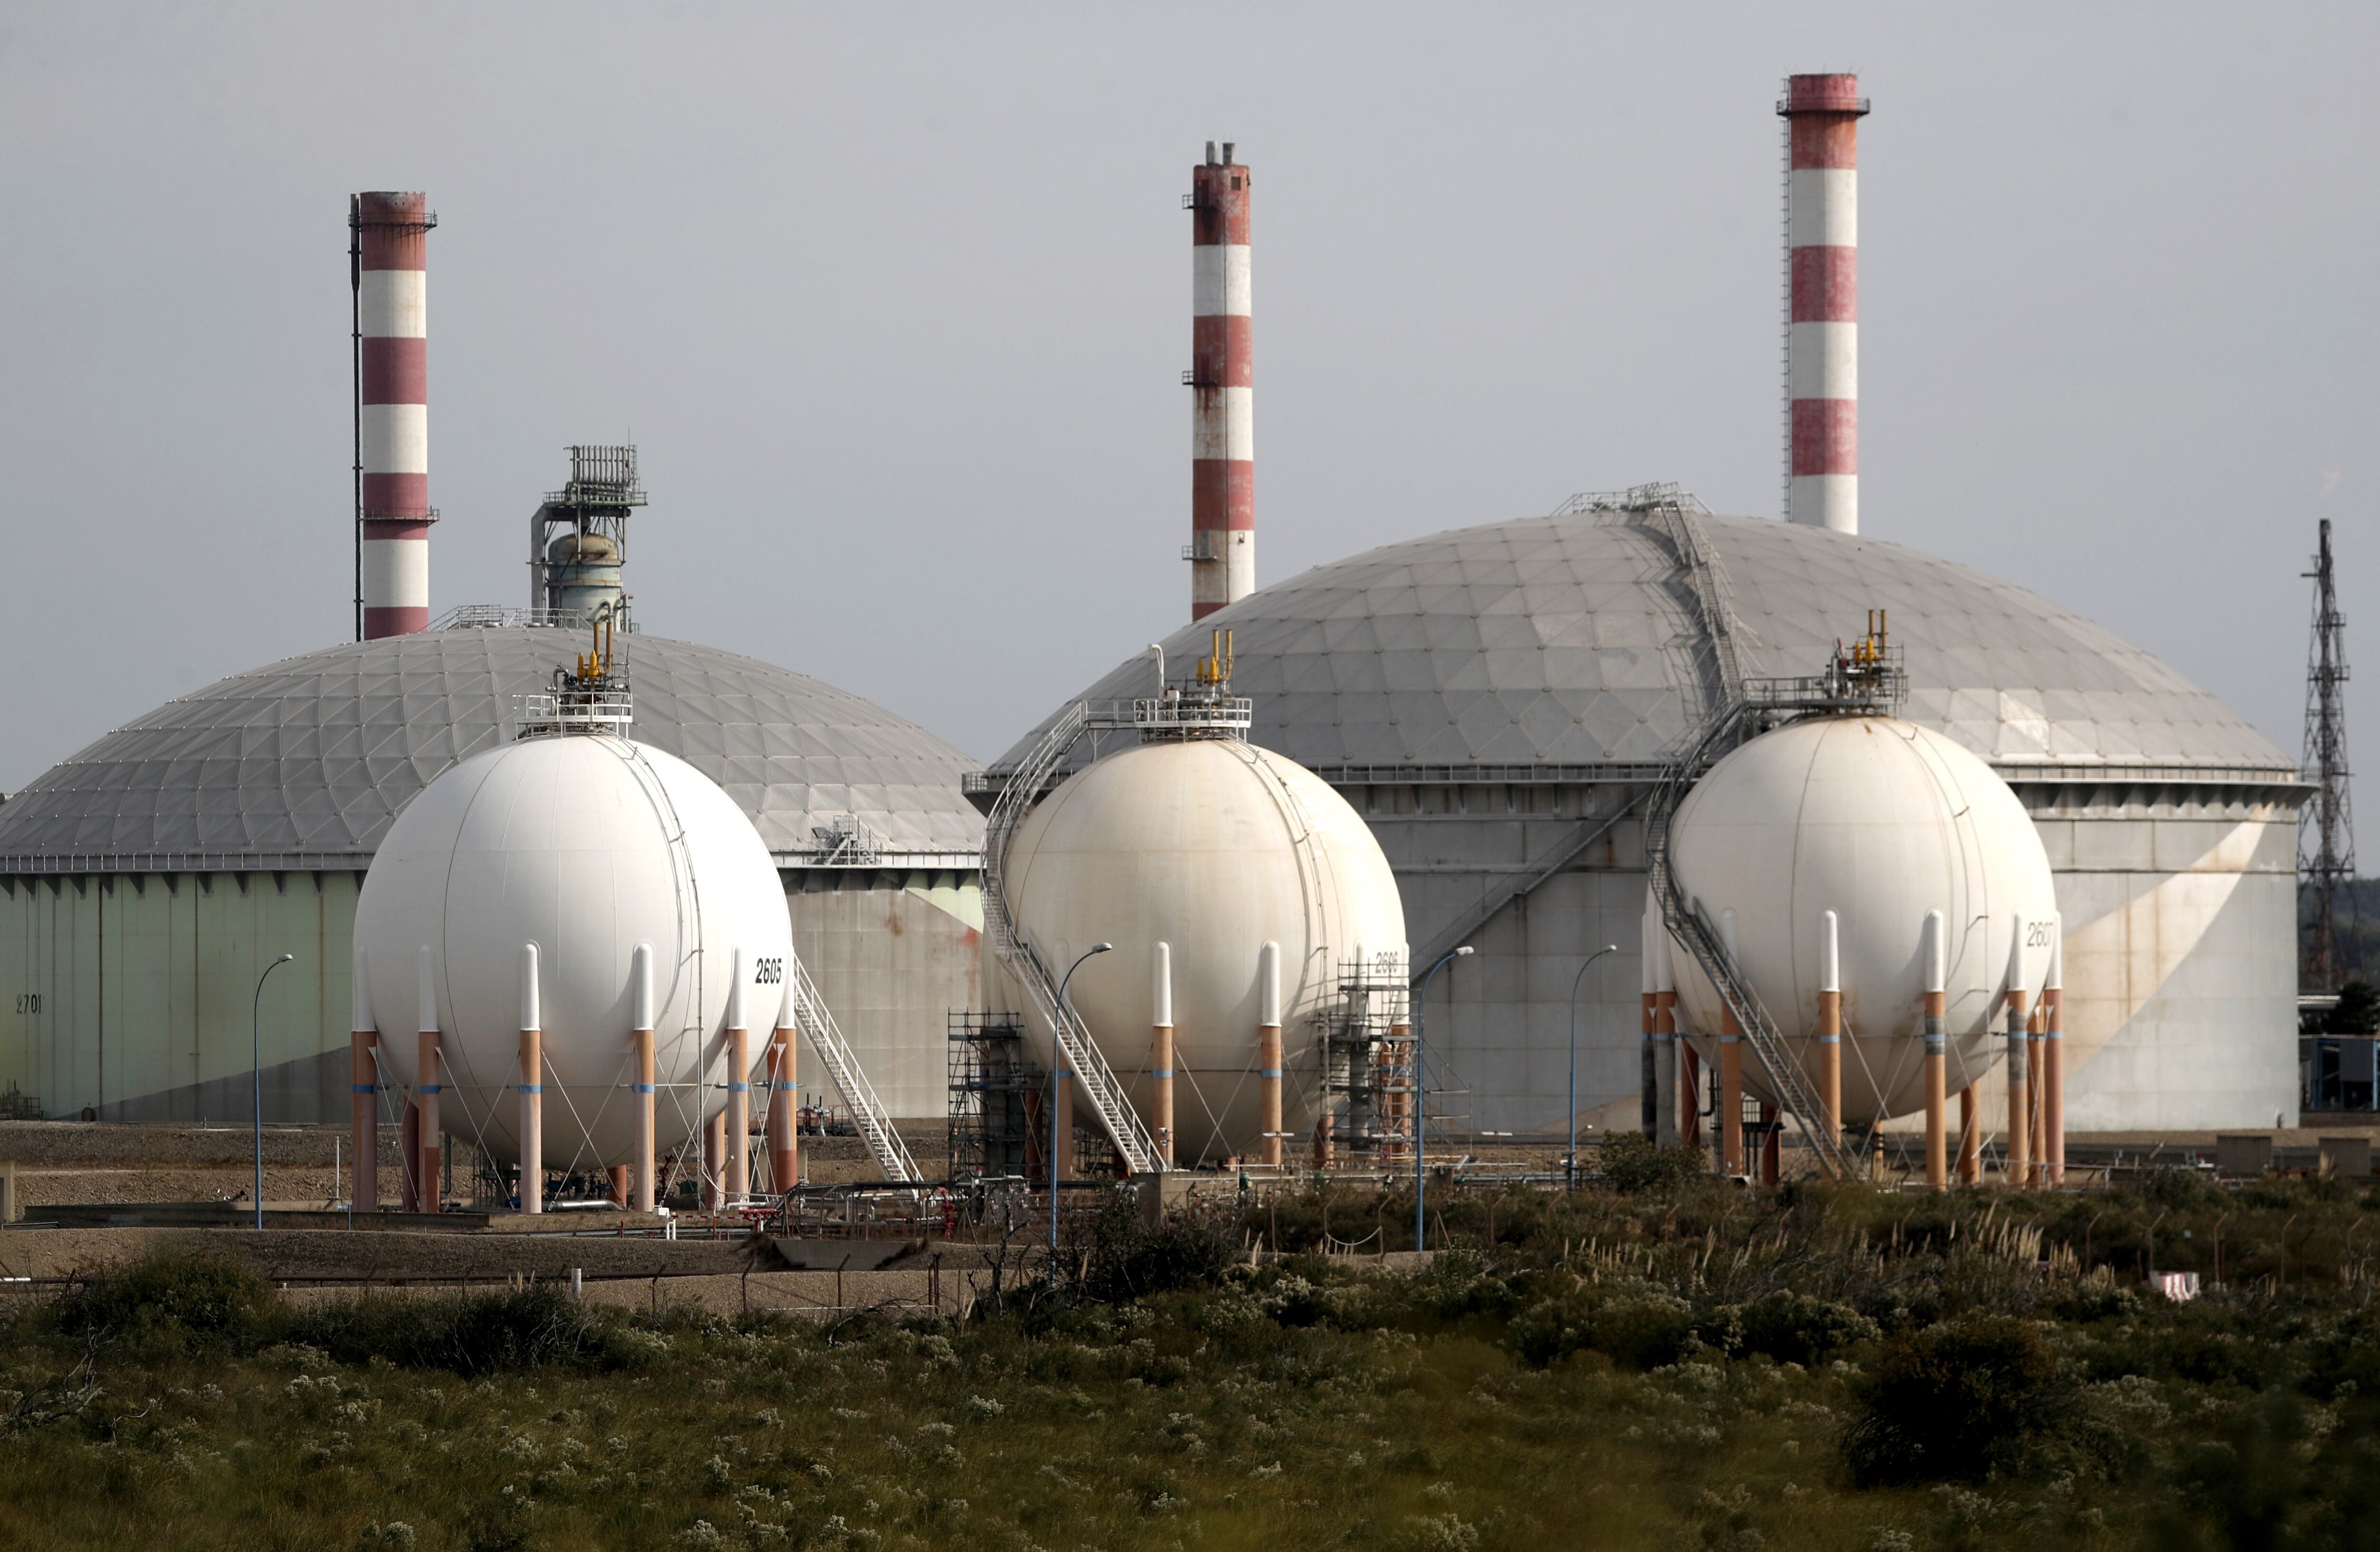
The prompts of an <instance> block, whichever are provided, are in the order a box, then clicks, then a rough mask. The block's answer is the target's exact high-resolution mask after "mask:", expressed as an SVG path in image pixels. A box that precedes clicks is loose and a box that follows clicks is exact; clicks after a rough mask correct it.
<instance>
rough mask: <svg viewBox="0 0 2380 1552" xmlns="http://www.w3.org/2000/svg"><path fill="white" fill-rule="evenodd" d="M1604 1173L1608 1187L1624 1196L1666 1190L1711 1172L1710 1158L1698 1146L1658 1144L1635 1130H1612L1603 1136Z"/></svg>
mask: <svg viewBox="0 0 2380 1552" xmlns="http://www.w3.org/2000/svg"><path fill="white" fill-rule="evenodd" d="M1601 1157H1602V1162H1603V1173H1604V1176H1605V1178H1607V1179H1608V1180H1609V1181H1610V1182H1611V1188H1612V1189H1613V1190H1614V1191H1618V1192H1620V1193H1621V1194H1625V1195H1632V1196H1633V1195H1635V1194H1638V1193H1639V1192H1645V1191H1668V1190H1673V1189H1675V1188H1676V1187H1677V1186H1679V1185H1681V1184H1682V1183H1684V1182H1687V1181H1690V1180H1695V1179H1698V1178H1700V1177H1701V1176H1703V1175H1706V1174H1707V1173H1709V1172H1710V1160H1709V1159H1708V1158H1706V1157H1705V1156H1704V1154H1703V1151H1702V1149H1700V1148H1691V1147H1669V1148H1665V1147H1661V1146H1657V1145H1656V1144H1655V1143H1654V1142H1653V1141H1652V1140H1651V1139H1650V1138H1648V1137H1646V1136H1645V1135H1644V1134H1641V1133H1636V1132H1615V1133H1613V1134H1610V1135H1609V1136H1607V1137H1605V1138H1604V1139H1603V1147H1602V1154H1601Z"/></svg>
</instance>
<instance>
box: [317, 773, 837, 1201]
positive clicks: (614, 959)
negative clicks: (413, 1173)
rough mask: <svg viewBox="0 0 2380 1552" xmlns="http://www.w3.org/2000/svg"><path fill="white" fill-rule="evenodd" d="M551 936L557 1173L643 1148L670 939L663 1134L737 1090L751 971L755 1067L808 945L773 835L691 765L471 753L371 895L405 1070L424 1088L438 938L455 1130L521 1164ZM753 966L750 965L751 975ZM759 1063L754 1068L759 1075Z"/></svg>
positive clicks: (364, 910) (676, 1139)
mask: <svg viewBox="0 0 2380 1552" xmlns="http://www.w3.org/2000/svg"><path fill="white" fill-rule="evenodd" d="M528 943H534V944H536V945H537V949H538V953H537V964H538V978H539V982H540V986H539V988H538V989H539V998H538V1004H539V1008H538V1016H539V1018H540V1023H541V1025H542V1029H543V1036H544V1039H543V1046H544V1061H545V1072H544V1097H543V1101H542V1110H543V1122H542V1124H543V1132H544V1146H543V1158H544V1162H545V1165H546V1167H547V1168H548V1169H556V1170H568V1169H589V1168H593V1167H596V1166H600V1165H611V1164H625V1163H628V1162H630V1158H631V1153H632V1150H633V1147H634V1141H635V1126H636V1115H635V1110H636V1106H635V1102H634V1089H633V1085H634V1084H635V1083H636V1079H637V1074H636V1069H635V1045H634V1035H633V1032H634V1026H635V1023H636V1012H637V1008H636V991H635V986H634V983H633V978H632V976H633V967H634V963H635V957H636V952H637V946H638V945H639V944H650V946H651V949H652V953H651V963H652V977H653V986H652V1012H653V1022H654V1030H655V1034H654V1058H655V1061H654V1076H655V1095H654V1107H653V1109H654V1142H655V1146H657V1147H659V1148H661V1149H663V1150H666V1149H668V1148H671V1147H673V1146H676V1145H677V1144H679V1143H681V1142H683V1141H684V1140H685V1139H686V1137H688V1136H689V1135H691V1134H693V1133H694V1131H695V1130H696V1129H697V1128H698V1126H699V1125H700V1124H701V1122H703V1121H704V1120H705V1119H707V1118H708V1117H709V1116H710V1114H712V1113H714V1112H716V1111H717V1110H719V1109H721V1108H722V1106H723V1105H724V1103H725V1091H724V1089H723V1088H722V1085H724V1084H725V1083H726V1082H727V1081H728V1078H729V1074H728V1070H727V1068H728V1064H727V1055H726V1049H725V1045H724V1042H723V1040H722V1031H723V1030H724V1028H725V1027H726V1026H725V1024H724V1019H725V1016H726V1014H727V1012H728V1003H729V992H730V981H731V978H732V977H733V976H735V975H737V974H739V973H740V976H741V978H742V980H743V982H744V983H745V984H744V996H743V998H742V1002H743V1011H744V1018H745V1021H746V1025H747V1027H748V1028H749V1029H751V1030H752V1031H753V1038H752V1040H751V1044H750V1049H751V1051H752V1053H753V1056H754V1059H755V1061H758V1059H759V1053H760V1051H761V1050H762V1049H764V1047H765V1046H766V1044H767V1038H768V1037H767V1031H769V1030H770V1029H771V1028H772V1027H773V1026H774V1025H775V1023H776V1019H777V1012H778V1008H779V1006H780V1003H781V1001H782V1000H783V970H784V964H785V961H786V959H787V957H788V955H789V953H790V948H791V940H790V933H789V931H788V928H787V921H786V915H785V896H784V891H783V888H782V887H781V886H780V884H779V883H778V880H777V872H776V868H775V867H774V866H773V865H772V864H771V860H770V856H769V852H768V848H767V847H766V846H765V845H764V844H763V843H761V840H760V837H759V834H758V833H757V832H756V831H754V830H753V828H752V823H751V821H750V820H749V819H747V818H745V816H744V813H743V811H742V810H741V809H739V808H738V807H737V806H735V801H734V800H733V799H731V798H730V797H728V795H727V794H725V793H723V792H722V791H721V790H720V789H719V787H718V785H717V784H716V783H714V782H711V780H710V778H709V777H707V776H704V775H703V774H702V773H701V772H700V771H698V770H695V769H694V768H693V767H692V766H690V765H687V764H686V762H685V761H683V760H680V759H678V758H675V757H674V756H670V755H665V754H663V753H662V752H661V751H660V750H658V749H653V748H650V747H648V746H643V745H639V744H634V743H630V742H627V741H625V740H623V739H617V738H609V737H598V736H565V737H549V738H531V739H525V740H522V741H520V742H517V743H513V744H507V745H504V746H501V747H498V748H494V749H491V750H489V751H487V752H486V753H484V754H480V755H476V756H474V757H472V758H469V759H467V760H465V761H463V762H462V763H461V764H460V765H457V766H455V768H454V769H453V770H448V771H447V772H446V773H445V774H444V775H443V776H441V777H439V778H438V779H437V780H436V781H434V782H431V783H430V785H429V786H428V787H426V788H424V789H423V790H422V791H421V792H420V793H419V794H418V795H417V796H415V798H414V799H413V801H412V802H411V803H409V804H407V806H406V807H405V809H404V811H403V812H401V813H399V814H398V815H397V817H396V820H395V824H393V825H392V826H391V827H390V830H389V832H388V836H387V838H386V839H385V840H383V842H382V843H381V846H380V850H379V852H378V854H377V855H375V856H374V857H373V859H372V865H371V871H370V874H368V875H367V876H366V878H365V879H364V886H363V892H362V894H361V896H360V897H359V899H358V901H357V904H356V946H357V951H358V958H359V961H360V971H361V974H362V975H363V976H364V977H365V983H366V986H367V988H368V991H369V997H370V1004H369V1006H370V1013H371V1016H372V1018H373V1020H374V1022H375V1024H376V1025H377V1027H378V1028H379V1030H380V1033H381V1040H380V1049H381V1052H382V1060H383V1074H384V1079H385V1081H391V1082H396V1083H402V1084H407V1085H410V1084H412V1083H414V1082H415V1081H416V1077H417V1068H416V1054H415V1052H416V1045H417V1042H416V1041H415V1039H414V1038H413V1036H414V1034H415V1032H416V1031H417V1030H418V1029H419V1027H420V1021H421V1016H422V1010H423V1008H424V1003H423V978H424V971H423V968H422V960H423V955H422V952H421V951H422V949H423V948H424V947H425V946H426V947H427V948H428V949H429V951H430V952H429V955H428V960H429V968H428V972H427V976H428V982H429V986H428V991H429V1000H430V1005H431V1008H432V1009H434V1013H435V1017H436V1020H437V1025H438V1029H439V1031H440V1044H441V1049H442V1060H443V1064H444V1068H445V1072H444V1073H443V1085H444V1086H443V1094H442V1096H441V1100H442V1103H441V1107H440V1110H441V1114H440V1120H441V1123H442V1125H443V1130H444V1131H445V1133H446V1134H447V1135H449V1136H453V1137H457V1138H466V1139H468V1140H470V1141H472V1142H476V1143H479V1144H480V1145H482V1146H485V1147H486V1148H487V1150H488V1151H489V1152H490V1153H491V1154H492V1155H493V1156H494V1157H495V1158H498V1159H499V1160H501V1161H504V1162H505V1163H511V1162H515V1161H516V1159H517V1158H518V1141H517V1136H516V1122H517V1120H518V1107H517V1105H516V1103H514V1102H513V1101H514V1100H515V1097H516V1085H518V1084H519V1082H520V1076H519V1060H520V1058H519V1051H520V1029H521V1022H522V1016H523V1002H522V996H521V982H522V977H523V958H524V956H523V954H522V952H521V949H522V945H524V944H528ZM739 965H740V972H739V971H738V970H737V969H736V968H735V967H737V966H739ZM747 1076H748V1074H747Z"/></svg>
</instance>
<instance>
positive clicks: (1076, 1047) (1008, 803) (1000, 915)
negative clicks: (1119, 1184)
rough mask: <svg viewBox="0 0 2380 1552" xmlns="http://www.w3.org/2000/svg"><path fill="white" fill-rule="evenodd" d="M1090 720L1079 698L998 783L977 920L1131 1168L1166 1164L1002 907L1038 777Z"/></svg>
mask: <svg viewBox="0 0 2380 1552" xmlns="http://www.w3.org/2000/svg"><path fill="white" fill-rule="evenodd" d="M1089 724H1090V707H1089V705H1088V704H1087V703H1085V702H1077V703H1076V704H1075V706H1073V707H1072V708H1070V709H1068V710H1067V712H1066V714H1065V715H1064V716H1062V717H1061V718H1059V719H1058V721H1057V722H1056V723H1055V725H1053V726H1052V727H1051V728H1050V731H1049V733H1048V734H1045V735H1044V736H1043V738H1042V740H1041V742H1040V743H1039V744H1038V745H1036V746H1034V749H1033V752H1032V753H1031V754H1029V755H1027V756H1026V757H1025V758H1024V759H1022V760H1020V761H1018V762H1017V765H1016V768H1015V769H1014V770H1011V771H1010V772H1009V773H1008V780H1007V782H1005V783H1004V784H1003V785H1002V787H1001V790H1000V798H999V801H998V802H996V803H994V804H993V805H992V806H991V817H990V819H989V820H987V821H986V823H985V825H984V836H983V886H984V887H983V925H984V930H985V931H987V932H989V933H990V934H991V946H992V951H993V952H995V953H997V954H998V955H999V956H1000V962H1001V963H1002V964H1004V965H1006V966H1008V969H1009V972H1010V974H1012V975H1014V976H1015V977H1016V980H1017V983H1018V985H1020V986H1022V987H1023V988H1025V995H1026V999H1027V1000H1030V1001H1031V1002H1032V1004H1033V1007H1034V1010H1035V1011H1036V1012H1038V1013H1039V1014H1040V1015H1041V1016H1042V1018H1044V1019H1045V1020H1047V1021H1048V1022H1049V1025H1050V1030H1051V1032H1052V1033H1053V1034H1054V1035H1055V1037H1056V1038H1057V1043H1058V1052H1059V1055H1060V1056H1061V1057H1062V1059H1063V1060H1064V1061H1065V1062H1066V1064H1067V1066H1068V1067H1069V1068H1070V1069H1072V1071H1073V1073H1074V1074H1075V1091H1076V1092H1077V1093H1078V1094H1080V1095H1081V1096H1082V1097H1084V1098H1086V1099H1087V1100H1088V1101H1089V1102H1090V1106H1091V1109H1092V1110H1093V1111H1094V1112H1095V1113H1096V1114H1097V1115H1098V1116H1099V1125H1100V1126H1101V1127H1102V1128H1104V1129H1105V1130H1106V1132H1107V1134H1108V1139H1109V1141H1111V1142H1112V1143H1114V1144H1115V1148H1116V1152H1118V1153H1120V1154H1122V1155H1123V1161H1124V1167H1125V1168H1126V1169H1129V1170H1131V1171H1132V1172H1133V1173H1134V1174H1136V1175H1137V1174H1149V1173H1153V1172H1155V1171H1158V1170H1163V1169H1165V1168H1166V1164H1165V1158H1164V1156H1163V1155H1162V1154H1160V1152H1159V1151H1158V1147H1157V1139H1156V1138H1155V1137H1153V1136H1151V1135H1150V1134H1149V1132H1148V1128H1147V1126H1145V1125H1143V1124H1142V1122H1141V1119H1140V1112H1138V1111H1137V1110H1135V1109H1133V1108H1132V1099H1131V1097H1130V1096H1128V1095H1127V1094H1125V1093H1124V1088H1123V1083H1122V1082H1120V1081H1119V1080H1118V1079H1117V1077H1116V1075H1115V1072H1114V1070H1113V1069H1112V1068H1111V1067H1110V1066H1109V1065H1108V1062H1107V1058H1105V1057H1103V1056H1101V1055H1100V1054H1099V1046H1098V1045H1097V1044H1096V1043H1095V1042H1094V1041H1093V1040H1092V1038H1091V1031H1090V1027H1089V1025H1086V1024H1085V1023H1084V1022H1083V1020H1082V1016H1081V1015H1080V1014H1078V1013H1076V1012H1075V1010H1074V1009H1073V1008H1071V1007H1066V1006H1063V1005H1062V1004H1061V1003H1060V1002H1059V1000H1058V991H1059V987H1058V981H1057V978H1056V977H1055V976H1051V975H1050V967H1049V966H1048V965H1046V964H1042V962H1041V956H1040V955H1039V954H1038V953H1036V952H1034V950H1033V946H1032V945H1031V944H1030V943H1027V942H1026V941H1025V940H1024V939H1023V937H1022V936H1020V935H1019V934H1018V932H1017V930H1016V924H1015V921H1014V918H1013V917H1012V916H1011V915H1010V914H1009V909H1008V876H1007V866H1008V847H1009V843H1011V842H1012V841H1014V839H1015V838H1016V830H1017V827H1018V826H1019V825H1021V824H1023V823H1024V822H1025V816H1026V814H1028V813H1030V812H1031V811H1032V808H1033V805H1034V804H1035V803H1036V802H1038V800H1039V798H1040V795H1041V787H1042V784H1043V783H1044V782H1048V781H1049V780H1050V776H1051V775H1052V774H1053V773H1054V772H1055V771H1056V770H1057V769H1058V766H1059V764H1060V762H1061V761H1062V760H1064V759H1065V758H1066V756H1067V754H1068V752H1069V751H1071V750H1072V749H1073V748H1074V746H1075V740H1077V739H1079V738H1081V737H1082V735H1083V731H1084V729H1085V728H1087V726H1089Z"/></svg>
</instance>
